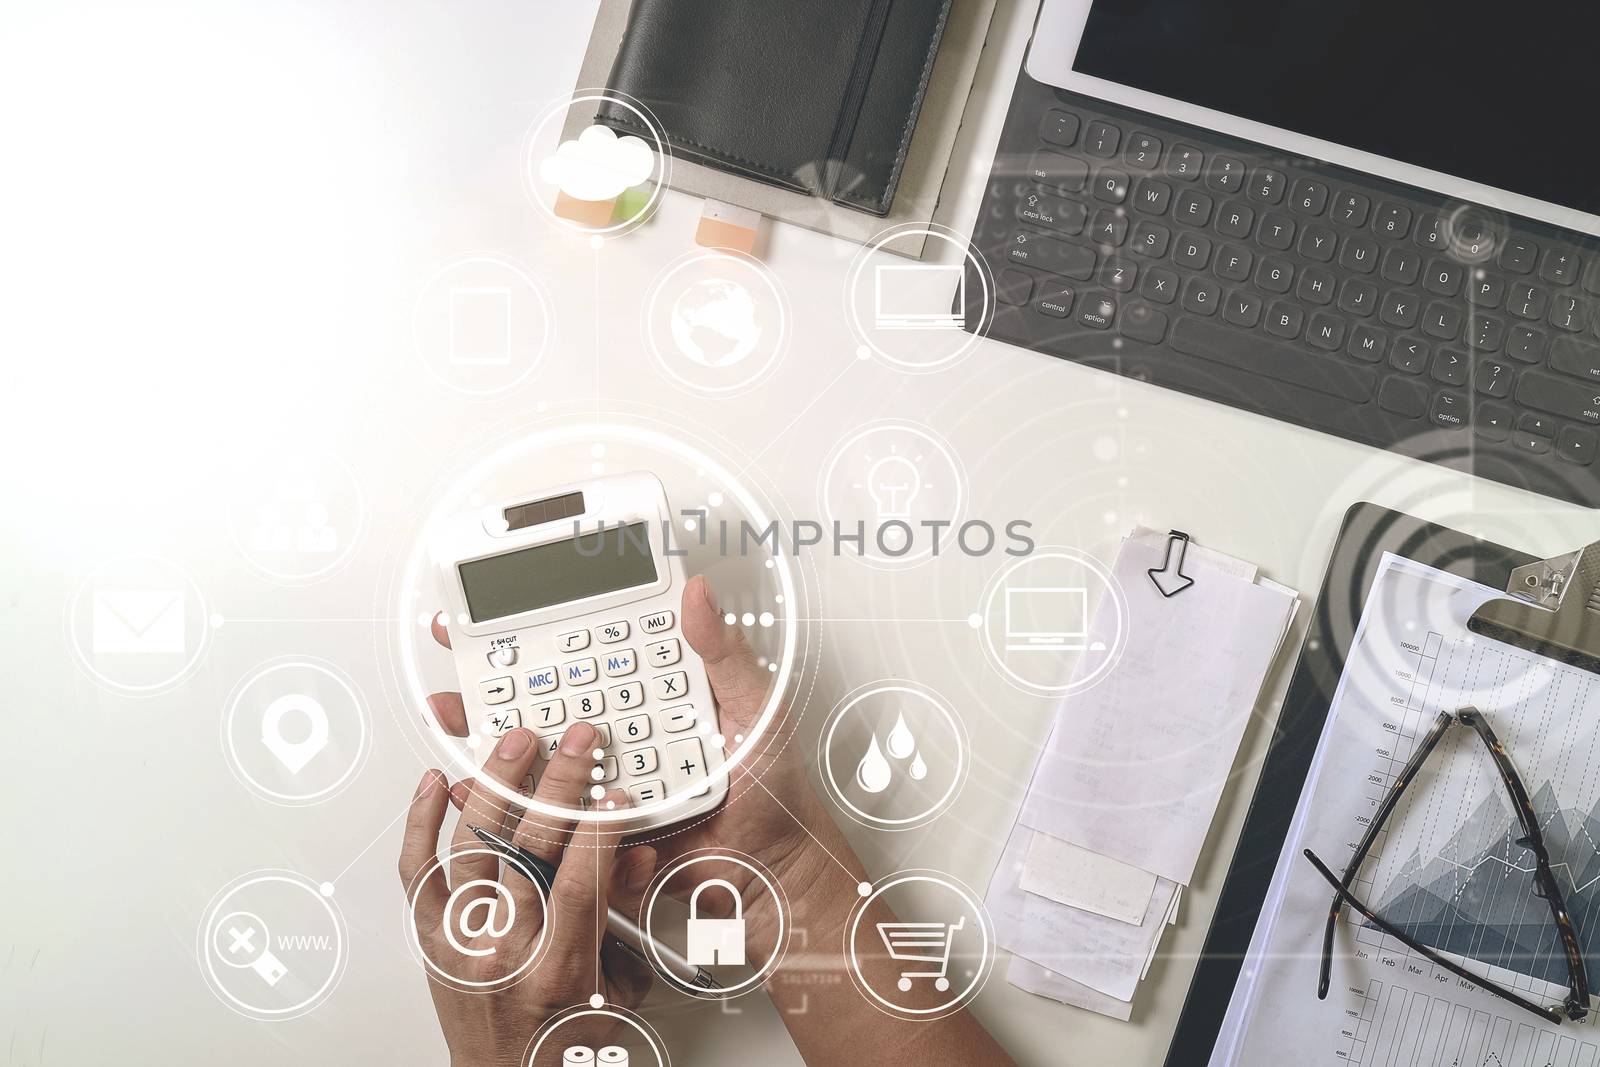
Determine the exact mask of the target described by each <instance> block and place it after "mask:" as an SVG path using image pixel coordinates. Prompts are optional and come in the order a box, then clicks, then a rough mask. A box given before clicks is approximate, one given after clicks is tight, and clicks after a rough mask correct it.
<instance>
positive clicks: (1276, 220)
mask: <svg viewBox="0 0 1600 1067" xmlns="http://www.w3.org/2000/svg"><path fill="white" fill-rule="evenodd" d="M1294 231H1295V224H1294V220H1293V219H1291V218H1290V217H1289V216H1287V215H1280V214H1278V213H1277V212H1276V211H1269V212H1267V213H1266V214H1265V215H1263V216H1261V225H1260V226H1258V227H1256V240H1258V241H1260V242H1261V243H1262V244H1264V245H1266V246H1267V247H1268V248H1270V249H1272V250H1274V251H1276V252H1286V251H1288V249H1289V247H1290V246H1291V245H1293V244H1294Z"/></svg>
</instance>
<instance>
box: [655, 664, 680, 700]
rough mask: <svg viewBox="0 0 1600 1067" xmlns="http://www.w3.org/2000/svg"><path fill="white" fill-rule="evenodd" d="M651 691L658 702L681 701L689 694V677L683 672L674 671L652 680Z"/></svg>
mask: <svg viewBox="0 0 1600 1067" xmlns="http://www.w3.org/2000/svg"><path fill="white" fill-rule="evenodd" d="M650 691H651V692H653V693H655V695H656V699H657V700H681V699H683V698H684V697H685V696H687V695H688V694H689V676H688V675H687V674H685V673H684V672H683V671H673V672H672V673H671V674H663V675H662V676H661V677H659V678H652V679H650Z"/></svg>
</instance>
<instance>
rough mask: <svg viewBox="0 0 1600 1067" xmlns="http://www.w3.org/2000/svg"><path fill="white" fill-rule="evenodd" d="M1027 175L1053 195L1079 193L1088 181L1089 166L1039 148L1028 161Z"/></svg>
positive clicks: (1070, 157) (1081, 161)
mask: <svg viewBox="0 0 1600 1067" xmlns="http://www.w3.org/2000/svg"><path fill="white" fill-rule="evenodd" d="M1027 175H1028V178H1029V179H1030V180H1031V181H1034V182H1037V183H1038V184H1040V185H1042V186H1044V187H1045V188H1046V189H1048V190H1050V191H1051V192H1053V193H1059V194H1062V195H1065V194H1067V193H1080V192H1082V191H1083V187H1084V185H1085V184H1086V183H1087V182H1088V180H1089V165H1088V164H1087V163H1085V162H1084V161H1083V160H1081V159H1076V158H1074V157H1072V156H1064V155H1062V154H1061V153H1060V152H1051V151H1050V150H1049V149H1045V148H1041V149H1039V151H1037V152H1035V153H1034V154H1033V157H1032V158H1031V159H1029V160H1028V170H1027Z"/></svg>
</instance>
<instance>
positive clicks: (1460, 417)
mask: <svg viewBox="0 0 1600 1067" xmlns="http://www.w3.org/2000/svg"><path fill="white" fill-rule="evenodd" d="M1432 418H1433V423H1434V425H1435V426H1444V427H1447V428H1449V429H1459V428H1460V427H1462V426H1465V425H1466V424H1467V398H1466V397H1464V396H1462V395H1461V394H1460V393H1439V394H1438V395H1436V396H1435V397H1434V398H1433V412H1432Z"/></svg>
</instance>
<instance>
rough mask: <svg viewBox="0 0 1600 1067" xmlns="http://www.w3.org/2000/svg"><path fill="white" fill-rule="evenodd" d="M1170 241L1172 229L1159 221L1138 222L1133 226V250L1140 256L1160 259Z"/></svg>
mask: <svg viewBox="0 0 1600 1067" xmlns="http://www.w3.org/2000/svg"><path fill="white" fill-rule="evenodd" d="M1171 242H1172V231H1171V230H1169V229H1167V228H1166V227H1165V226H1163V225H1161V224H1160V223H1159V222H1140V223H1139V225H1137V226H1135V227H1134V228H1133V250H1134V251H1135V252H1136V253H1138V254H1139V255H1141V256H1149V257H1151V258H1152V259H1160V258H1162V257H1163V256H1165V255H1166V254H1167V246H1168V245H1169V244H1170V243H1171Z"/></svg>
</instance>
